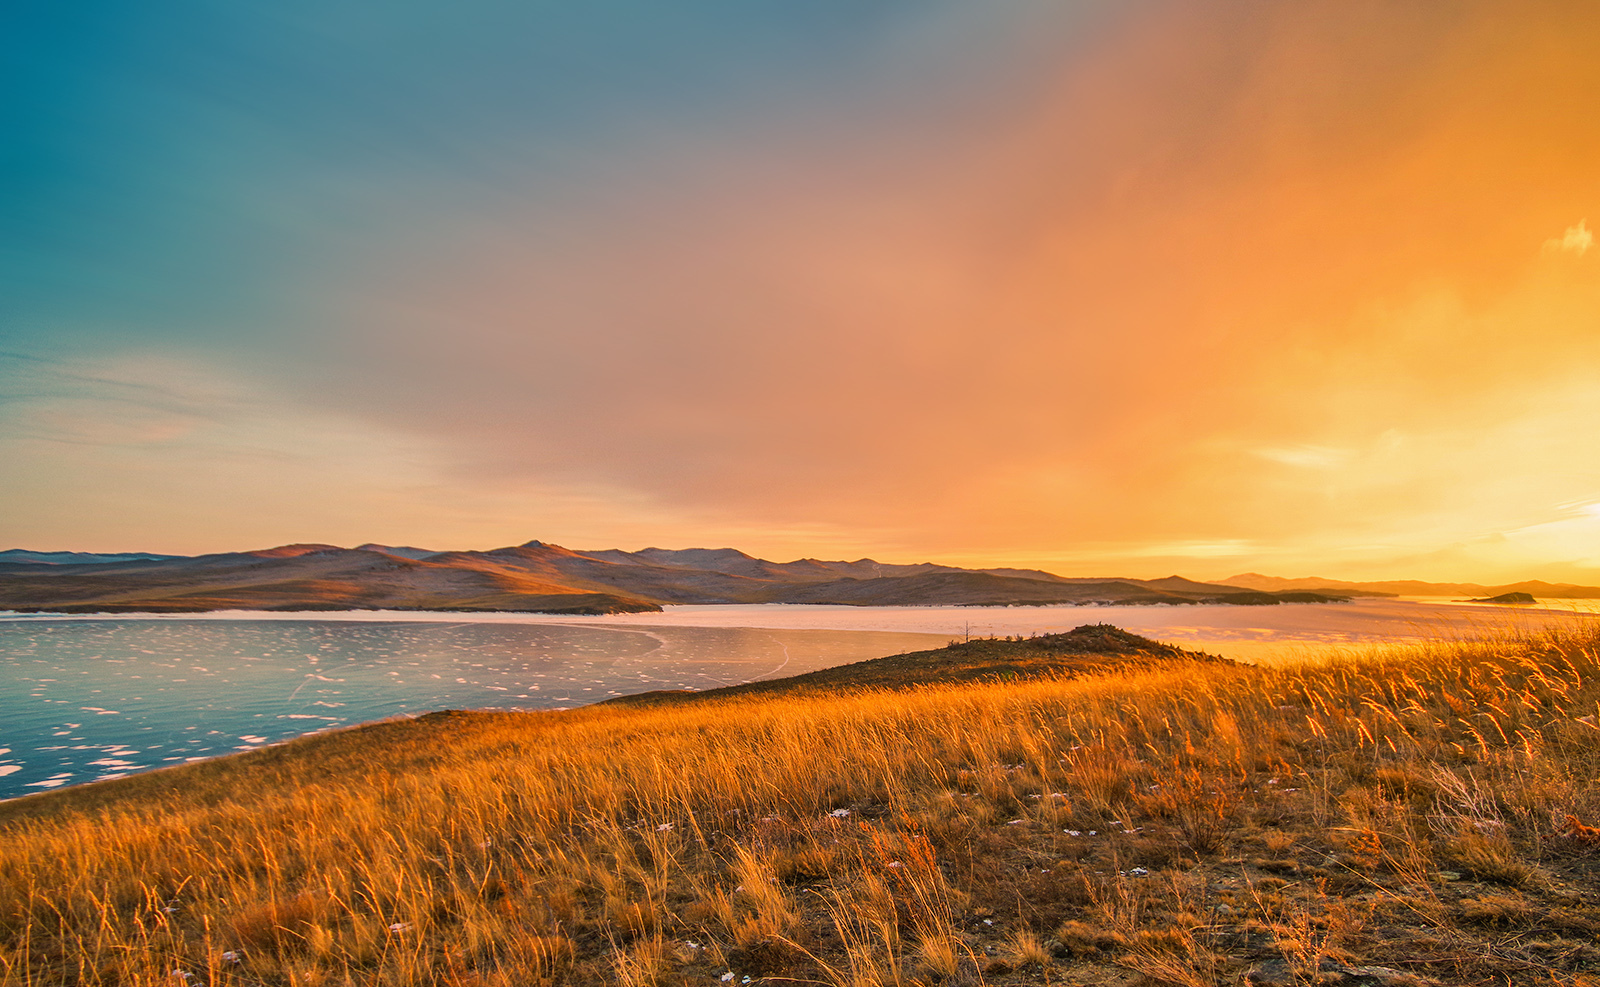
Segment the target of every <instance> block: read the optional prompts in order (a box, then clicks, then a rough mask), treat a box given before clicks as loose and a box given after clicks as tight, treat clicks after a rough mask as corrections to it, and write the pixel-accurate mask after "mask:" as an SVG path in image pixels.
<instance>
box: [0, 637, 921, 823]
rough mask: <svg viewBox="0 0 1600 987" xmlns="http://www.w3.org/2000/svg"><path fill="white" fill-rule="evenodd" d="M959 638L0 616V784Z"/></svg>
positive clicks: (770, 670) (829, 661) (23, 790)
mask: <svg viewBox="0 0 1600 987" xmlns="http://www.w3.org/2000/svg"><path fill="white" fill-rule="evenodd" d="M947 640H948V636H947V635H930V634H918V633H903V632H885V631H821V630H792V629H750V628H725V627H655V628H652V627H639V626H630V627H627V628H611V627H594V626H581V625H563V624H550V623H533V624H516V623H477V622H471V621H466V620H464V621H461V622H459V623H457V622H444V621H431V622H430V621H410V620H396V621H360V622H352V621H340V620H299V619H295V620H285V619H281V618H280V619H272V620H249V619H240V620H216V619H204V620H201V619H182V618H162V619H111V618H107V619H59V618H40V617H30V618H21V619H7V620H0V798H13V797H16V796H19V795H25V794H30V793H33V792H39V791H44V790H47V789H51V788H59V787H61V786H64V785H71V784H79V783H82V782H87V781H94V780H98V779H103V778H115V777H120V776H122V775H126V774H130V773H133V772H137V771H147V770H150V769H153V768H160V767H164V766H170V765H174V764H181V763H183V762H185V761H193V760H201V759H204V758H208V757H216V756H218V755H221V754H227V753H230V752H233V751H237V750H249V749H252V748H255V747H259V746H261V745H264V744H271V743H275V742H279V741H283V740H287V739H289V738H292V737H296V736H300V735H302V734H305V733H310V732H313V731H317V730H325V729H330V728H335V727H343V726H351V725H354V724H357V723H364V722H369V721H372V720H381V719H385V718H389V717H394V716H400V715H406V714H419V713H424V712H427V711H430V710H437V709H502V710H538V709H558V708H565V707H571V706H578V705H583V704H586V703H591V702H598V701H600V700H602V699H605V698H607V697H610V696H617V695H623V694H627V693H636V692H645V691H649V690H652V689H707V688H713V687H716V686H719V685H727V684H731V683H735V682H745V681H750V680H752V679H758V678H764V677H772V676H778V675H793V674H797V673H800V672H806V671H811V670H814V669H817V668H824V667H829V666H832V665H838V664H843V663H845V662H850V661H859V660H862V659H865V658H875V657H879V656H882V655H888V654H895V653H899V652H903V651H910V650H917V649H920V648H928V647H938V646H940V645H943V644H944V643H945V642H946V641H947Z"/></svg>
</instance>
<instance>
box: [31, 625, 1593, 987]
mask: <svg viewBox="0 0 1600 987" xmlns="http://www.w3.org/2000/svg"><path fill="white" fill-rule="evenodd" d="M1597 644H1600V640H1597V639H1594V638H1589V639H1576V638H1574V639H1564V640H1557V639H1539V640H1524V641H1499V642H1492V643H1483V644H1456V645H1438V646H1435V647H1431V648H1420V649H1416V648H1414V649H1408V650H1404V651H1399V650H1397V651H1394V652H1392V653H1389V654H1387V655H1384V656H1379V657H1377V658H1373V659H1364V660H1362V661H1359V662H1357V661H1335V662H1328V663H1322V664H1310V663H1308V664H1303V665H1296V666H1293V667H1276V668H1251V667H1244V666H1228V665H1204V664H1195V665H1191V666H1174V667H1170V668H1167V669H1164V670H1155V671H1148V670H1147V671H1143V672H1136V673H1133V674H1128V675H1108V676H1105V677H1101V678H1093V679H1080V680H1076V681H1060V680H1045V681H1032V682H1021V683H1005V684H977V685H973V684H967V685H960V686H938V687H928V688H922V689H916V690H910V691H899V692H892V691H878V692H868V693H852V694H842V695H831V696H830V695H816V694H811V695H806V696H803V697H791V696H784V695H781V694H778V695H771V696H756V697H747V698H736V699H729V700H724V701H717V702H703V703H693V704H680V705H672V706H663V707H634V708H629V707H616V708H608V707H591V708H588V709H582V710H576V711H571V712H564V713H543V714H525V715H509V714H440V715H435V716H429V717H424V718H422V719H419V720H415V721H411V722H405V723H391V724H381V725H377V726H374V727H370V728H365V729H361V730H355V731H350V732H346V733H341V734H333V735H327V736H321V737H315V738H308V739H305V740H303V741H299V742H296V743H294V744H290V745H286V746H284V747H280V748H273V749H269V750H264V751H258V752H253V753H250V754H247V755H242V756H239V757H234V758H229V759H226V760H223V761H219V762H211V763H206V764H199V765H194V766H190V767H187V768H179V769H174V770H171V771H166V772H158V773H155V774H150V775H143V776H138V777H134V778H129V779H124V780H122V781H119V782H111V783H106V784H104V785H98V786H90V787H87V788H84V789H80V790H68V791H64V792H59V793H51V794H48V795H42V796H36V797H31V798H28V799H25V800H20V801H17V802H13V803H7V804H5V805H3V806H0V987H12V985H24V984H26V985H36V984H37V985H42V984H105V985H113V984H117V985H122V984H127V985H140V984H143V985H155V984H160V985H163V987H172V985H174V984H180V983H188V984H193V985H198V984H210V985H219V987H220V985H239V987H244V985H256V984H274V985H276V984H284V985H304V987H317V985H335V984H387V985H402V984H459V985H468V984H470V985H506V987H510V985H538V984H551V985H555V984H605V983H614V984H622V985H665V984H720V983H726V982H732V983H739V984H742V983H746V982H752V983H753V982H770V983H780V982H790V983H792V982H802V983H822V984H835V985H841V987H843V985H851V987H867V985H889V984H919V983H920V984H928V985H932V984H980V983H988V984H996V985H998V984H1011V983H1029V984H1034V983H1038V984H1045V983H1048V984H1086V983H1139V982H1147V983H1171V984H1190V985H1203V984H1212V983H1239V982H1242V981H1243V979H1244V978H1245V977H1246V976H1247V975H1249V976H1251V977H1253V978H1254V981H1255V982H1280V983H1306V984H1309V983H1323V982H1331V983H1340V982H1343V983H1352V984H1353V983H1391V984H1403V983H1418V982H1426V981H1427V980H1428V979H1433V980H1436V981H1439V982H1444V983H1516V984H1545V983H1550V984H1554V983H1561V984H1580V983H1591V982H1595V981H1593V980H1592V979H1590V978H1592V977H1593V976H1594V974H1595V973H1596V972H1597V971H1600V950H1597V949H1596V948H1595V947H1594V946H1593V945H1592V944H1591V943H1592V941H1593V940H1594V938H1595V935H1596V933H1597V932H1600V907H1597V899H1596V895H1595V880H1594V878H1595V874H1596V872H1597V868H1596V864H1597V861H1596V853H1597V848H1596V846H1595V844H1594V841H1592V840H1588V839H1585V838H1583V837H1584V834H1585V833H1587V830H1585V829H1583V828H1575V825H1574V824H1576V826H1577V827H1586V826H1590V825H1594V824H1596V823H1600V779H1597V776H1600V772H1597V768H1600V729H1596V728H1595V727H1594V726H1593V725H1592V724H1593V722H1594V721H1593V719H1592V717H1594V716H1595V715H1597V714H1600V704H1597V702H1600V677H1597V672H1600V663H1597ZM1361 967H1383V968H1386V969H1387V972H1381V973H1371V974H1370V975H1369V974H1365V973H1360V972H1352V971H1353V970H1357V968H1361ZM730 973H731V974H732V977H731V978H730V977H729V976H728V975H729V974H730ZM1362 977H1368V979H1365V980H1363V979H1361V978H1362ZM746 978H749V980H748V981H747V980H746ZM1341 978H1343V979H1341ZM1373 978H1376V979H1373Z"/></svg>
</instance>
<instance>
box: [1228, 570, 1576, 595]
mask: <svg viewBox="0 0 1600 987" xmlns="http://www.w3.org/2000/svg"><path fill="white" fill-rule="evenodd" d="M1218 582H1219V583H1221V584H1223V585H1225V586H1237V587H1239V588H1241V589H1251V590H1259V591H1261V592H1264V593H1282V592H1287V591H1293V590H1308V591H1311V592H1332V593H1349V594H1359V595H1363V596H1466V597H1478V598H1487V597H1493V596H1503V595H1505V594H1507V593H1526V594H1528V595H1529V596H1534V597H1538V598H1540V599H1546V600H1593V599H1600V586H1580V585H1577V584H1574V583H1547V582H1545V581H1543V580H1541V579H1528V580H1524V581H1522V582H1520V583H1505V584H1502V585H1495V586H1489V585H1484V584H1482V583H1429V582H1423V581H1422V580H1419V579H1391V580H1383V581H1377V582H1361V583H1355V582H1346V581H1344V580H1340V579H1324V578H1322V577H1321V576H1306V577H1303V578H1299V579H1285V578H1283V577H1282V576H1263V575H1262V574H1261V573H1259V572H1245V573H1240V574H1239V575H1237V576H1229V577H1228V578H1227V579H1220V580H1218Z"/></svg>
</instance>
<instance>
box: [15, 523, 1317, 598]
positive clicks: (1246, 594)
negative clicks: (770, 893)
mask: <svg viewBox="0 0 1600 987" xmlns="http://www.w3.org/2000/svg"><path fill="white" fill-rule="evenodd" d="M40 554H41V553H27V552H21V551H18V550H14V551H12V552H9V553H5V554H3V555H0V609H7V610H15V611H29V612H39V611H47V612H65V613H102V612H105V613H129V612H158V613H198V612H204V611H211V610H234V609H243V610H449V611H519V612H540V613H570V614H596V613H630V612H642V611H652V610H658V609H660V608H661V607H662V606H666V605H674V604H744V603H805V604H833V605H845V606H933V605H938V606H980V605H985V606H1019V605H1023V606H1027V605H1032V606H1039V605H1046V604H1097V603H1102V604H1193V603H1234V604H1273V603H1283V602H1327V601H1330V600H1334V599H1340V598H1343V596H1344V594H1329V593H1319V592H1307V591H1304V590H1299V589H1289V590H1285V591H1282V592H1273V591H1262V590H1257V589H1254V588H1241V587H1237V586H1227V585H1222V584H1217V583H1200V582H1194V581H1192V580H1188V579H1184V578H1182V577H1179V576H1169V577H1166V578H1164V579H1153V580H1140V579H1121V578H1102V579H1085V578H1074V579H1067V578H1063V577H1061V576H1056V575H1053V574H1051V573H1048V572H1043V571H1041V570H1037V569H1004V568H1000V569H981V570H980V569H961V568H956V567H953V566H943V565H935V564H932V563H920V564H915V565H895V564H888V563H881V562H877V561H874V560H872V559H858V560H856V561H853V562H843V561H823V560H819V559H797V560H795V561H793V562H770V561H767V560H765V559H758V558H755V557H753V556H750V555H747V554H745V553H744V552H740V551H738V550H736V549H731V548H723V549H699V548H691V549H682V550H672V549H662V548H647V549H643V550H641V551H637V552H626V551H621V550H618V549H609V550H605V551H595V552H577V551H573V550H571V549H567V548H563V547H561V546H559V545H551V544H547V543H545V542H540V541H530V542H527V543H525V544H522V545H514V546H508V547H505V548H496V549H492V550H489V551H482V552H476V551H462V552H433V551H429V550H427V549H420V548H413V547H392V546H384V545H376V544H367V545H362V546H360V547H359V548H341V547H339V546H337V545H323V544H295V545H281V546H278V547H275V548H268V549H260V550H257V551H249V552H224V553H217V554H211V555H197V556H192V557H185V556H152V557H126V556H94V555H76V556H75V557H73V558H70V559H66V560H59V559H44V558H39V557H38V556H39V555H40Z"/></svg>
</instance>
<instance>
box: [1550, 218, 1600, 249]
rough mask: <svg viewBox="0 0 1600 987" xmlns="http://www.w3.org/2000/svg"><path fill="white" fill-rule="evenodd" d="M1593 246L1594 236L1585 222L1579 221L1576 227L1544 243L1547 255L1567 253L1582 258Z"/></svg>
mask: <svg viewBox="0 0 1600 987" xmlns="http://www.w3.org/2000/svg"><path fill="white" fill-rule="evenodd" d="M1592 246H1594V234H1593V233H1591V232H1590V231H1589V224H1588V221H1587V220H1579V221H1578V225H1577V226H1569V227H1567V229H1566V232H1564V233H1562V234H1561V235H1560V236H1559V237H1553V238H1551V239H1549V240H1546V241H1545V242H1544V249H1545V251H1546V252H1547V253H1556V252H1559V253H1568V254H1576V255H1578V256H1579V257H1582V256H1583V255H1584V254H1586V253H1588V252H1589V248H1590V247H1592Z"/></svg>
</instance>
